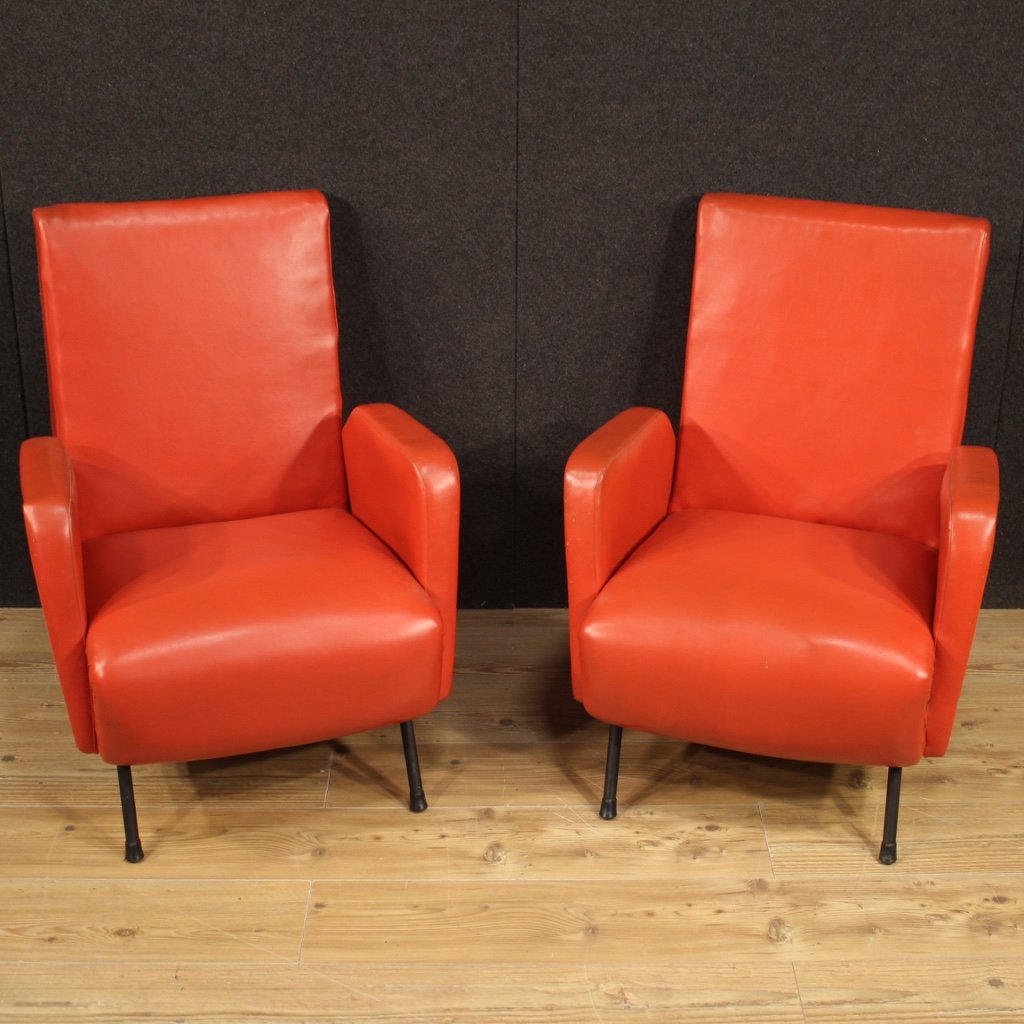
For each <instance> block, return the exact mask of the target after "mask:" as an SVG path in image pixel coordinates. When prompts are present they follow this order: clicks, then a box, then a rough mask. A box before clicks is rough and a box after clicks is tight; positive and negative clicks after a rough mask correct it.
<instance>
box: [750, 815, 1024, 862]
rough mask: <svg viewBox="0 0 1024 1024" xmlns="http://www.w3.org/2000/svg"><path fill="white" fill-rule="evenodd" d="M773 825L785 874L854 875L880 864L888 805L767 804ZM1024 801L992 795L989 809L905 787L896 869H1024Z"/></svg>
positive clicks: (769, 830) (774, 847) (768, 825)
mask: <svg viewBox="0 0 1024 1024" xmlns="http://www.w3.org/2000/svg"><path fill="white" fill-rule="evenodd" d="M764 824H765V832H766V835H767V837H768V846H769V848H770V850H771V855H772V867H773V869H774V871H775V875H776V877H778V878H815V877H819V876H824V877H835V876H839V875H851V876H854V877H857V878H860V877H862V876H863V874H864V873H865V872H870V871H873V870H874V867H875V865H876V864H877V860H876V858H877V856H878V847H879V844H880V842H881V838H882V807H881V806H880V805H879V806H878V807H876V808H875V809H874V811H873V812H869V813H863V812H859V813H858V812H851V810H850V809H849V808H840V807H836V808H834V809H833V810H831V811H830V810H829V809H827V808H818V809H816V810H815V811H814V812H812V813H808V810H807V809H806V808H800V807H793V806H791V805H790V806H787V805H785V804H775V805H766V806H765V807H764ZM1021 836H1024V801H1019V800H1018V801H1016V802H1013V803H1005V804H996V803H986V804H985V805H984V813H982V814H979V813H978V808H977V807H976V806H972V805H970V804H968V803H965V802H963V801H956V800H952V801H948V802H944V803H941V804H939V803H936V802H934V801H925V800H919V799H916V798H911V797H908V796H907V795H904V799H903V800H902V808H901V811H900V822H899V833H898V847H899V859H898V860H897V862H896V863H895V864H894V865H892V866H891V867H890V868H888V869H887V870H890V871H892V872H894V873H927V874H929V875H936V874H941V873H943V872H949V873H962V872H984V873H994V874H1005V873H1008V872H1018V871H1019V872H1024V842H1021Z"/></svg>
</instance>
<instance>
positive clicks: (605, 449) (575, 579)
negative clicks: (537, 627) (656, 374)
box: [565, 406, 676, 680]
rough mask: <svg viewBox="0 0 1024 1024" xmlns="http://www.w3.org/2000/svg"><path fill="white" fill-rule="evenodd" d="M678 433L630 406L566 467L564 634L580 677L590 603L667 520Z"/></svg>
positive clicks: (656, 415)
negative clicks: (566, 604)
mask: <svg viewBox="0 0 1024 1024" xmlns="http://www.w3.org/2000/svg"><path fill="white" fill-rule="evenodd" d="M675 451H676V436H675V432H674V431H673V429H672V426H671V424H670V423H669V419H668V417H667V416H666V415H665V414H664V413H663V412H660V411H658V410H657V409H647V408H644V407H642V406H635V407H634V408H632V409H626V410H625V411H624V412H621V413H619V415H618V416H616V417H614V418H613V419H611V420H609V421H608V422H607V423H606V424H605V425H604V426H603V427H600V428H598V429H597V430H596V431H594V433H593V434H591V435H590V436H589V437H588V438H586V440H584V441H583V442H582V443H581V444H580V445H579V446H578V447H577V448H576V450H575V451H574V452H573V453H572V455H570V456H569V461H568V463H567V465H566V467H565V561H566V568H567V571H568V581H569V636H570V651H571V657H572V666H573V679H574V680H575V679H577V666H578V660H579V657H578V644H579V629H580V624H581V622H582V620H583V616H584V614H585V613H586V610H587V608H588V607H589V606H590V603H591V601H593V599H594V598H595V597H596V596H597V593H598V591H600V589H601V588H602V587H603V586H604V585H605V583H607V581H608V579H609V577H610V576H611V574H612V573H613V572H614V571H615V569H616V568H617V567H618V566H619V564H620V563H621V562H622V561H623V560H624V559H625V558H626V556H627V555H628V554H629V553H630V552H631V551H632V550H633V549H634V548H635V547H636V546H637V545H638V544H639V543H640V542H641V541H642V540H643V539H644V538H645V537H646V536H647V535H648V534H649V533H650V532H651V531H652V530H653V529H654V528H655V527H656V526H657V525H658V524H659V523H660V522H661V521H662V520H663V519H664V518H665V516H666V515H667V513H668V502H669V492H670V490H671V487H672V472H673V469H674V462H675Z"/></svg>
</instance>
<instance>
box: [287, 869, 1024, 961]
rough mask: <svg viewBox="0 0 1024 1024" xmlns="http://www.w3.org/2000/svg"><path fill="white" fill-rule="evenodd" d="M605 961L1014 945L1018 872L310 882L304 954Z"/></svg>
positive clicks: (1017, 948) (938, 954)
mask: <svg viewBox="0 0 1024 1024" xmlns="http://www.w3.org/2000/svg"><path fill="white" fill-rule="evenodd" d="M497 948H500V949H501V950H502V957H503V958H504V959H505V960H507V961H509V962H515V963H524V962H530V961H532V960H535V959H537V958H538V950H543V958H544V959H545V960H546V961H548V962H551V963H566V964H584V963H586V964H609V963H613V962H617V961H622V960H625V959H627V958H628V957H629V955H630V950H634V951H635V950H638V949H642V950H644V959H645V962H648V963H675V964H678V963H679V962H680V961H681V960H684V959H685V961H686V962H688V963H703V962H705V961H718V962H735V963H739V962H745V961H763V960H764V959H765V958H778V959H779V960H782V961H793V962H806V961H811V960H821V959H830V960H837V959H844V960H885V959H895V958H903V959H906V958H909V957H917V956H920V957H925V958H929V959H933V960H941V959H947V958H954V957H957V956H961V957H962V956H963V955H964V952H965V950H968V949H978V950H979V953H980V951H981V950H984V953H983V955H984V956H985V957H1015V956H1020V957H1024V875H1004V876H1000V875H985V876H982V877H980V878H979V877H978V876H976V875H954V876H949V875H947V876H941V877H934V878H933V877H928V876H922V875H913V876H900V875H898V874H894V873H892V872H886V870H885V868H883V867H882V866H881V865H878V866H877V869H874V870H872V871H871V872H870V873H865V874H864V876H862V877H861V878H860V879H859V880H852V879H850V878H844V879H839V880H835V879H813V880H806V881H805V880H803V879H801V880H799V881H796V882H787V881H772V880H768V879H764V878H753V879H739V878H737V879H734V880H733V881H732V882H731V883H730V884H724V885H723V884H720V883H715V882H711V883H707V882H704V881H678V882H669V881H665V880H660V881H644V880H640V879H636V880H632V881H629V882H616V881H610V882H603V883H602V884H601V885H594V884H593V883H590V882H578V881H575V880H574V881H560V882H505V883H491V884H486V883H476V882H474V883H468V884H463V885H459V886H451V885H448V884H446V883H434V882H417V883H409V884H408V885H398V884H394V883H360V882H346V883H337V882H316V883H314V885H313V904H312V907H311V910H310V916H309V922H308V927H307V932H306V939H305V943H304V946H303V960H304V962H307V963H332V962H340V961H351V962H363V961H365V962H377V961H380V960H381V959H383V958H384V957H385V956H386V955H389V954H390V955H395V956H401V957H402V958H403V959H407V960H410V961H413V962H417V963H422V962H426V961H428V960H429V961H430V962H439V963H445V964H454V963H459V962H465V963H467V964H476V963H481V962H483V963H486V962H488V961H489V960H491V959H493V957H494V950H495V949H497Z"/></svg>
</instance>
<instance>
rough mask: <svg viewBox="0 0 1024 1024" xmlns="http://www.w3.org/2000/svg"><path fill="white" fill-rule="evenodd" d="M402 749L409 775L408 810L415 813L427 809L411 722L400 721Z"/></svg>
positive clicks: (414, 734)
mask: <svg viewBox="0 0 1024 1024" xmlns="http://www.w3.org/2000/svg"><path fill="white" fill-rule="evenodd" d="M402 749H403V750H404V751H405V770H406V773H407V774H408V776H409V810H410V811H413V812H414V813H416V814H419V812H420V811H425V810H426V809H427V798H426V796H425V795H424V793H423V780H422V779H421V778H420V758H419V755H418V754H417V753H416V733H415V731H414V730H413V727H412V722H402Z"/></svg>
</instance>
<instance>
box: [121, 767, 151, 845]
mask: <svg viewBox="0 0 1024 1024" xmlns="http://www.w3.org/2000/svg"><path fill="white" fill-rule="evenodd" d="M117 785H118V787H119V788H120V790H121V816H122V817H123V818H124V859H125V860H126V861H128V863H129V864H138V863H139V861H140V860H142V858H143V856H145V855H144V854H143V852H142V842H141V840H140V839H139V819H138V818H137V817H136V815H135V787H134V786H133V785H132V770H131V767H130V766H129V765H126V764H119V765H118V766H117Z"/></svg>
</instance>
